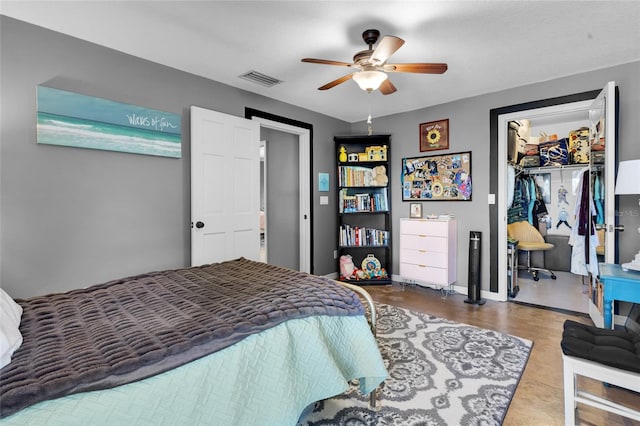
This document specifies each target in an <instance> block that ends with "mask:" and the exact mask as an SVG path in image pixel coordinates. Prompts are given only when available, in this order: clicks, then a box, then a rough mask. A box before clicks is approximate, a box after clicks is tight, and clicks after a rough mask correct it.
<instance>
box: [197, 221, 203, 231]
mask: <svg viewBox="0 0 640 426" xmlns="http://www.w3.org/2000/svg"><path fill="white" fill-rule="evenodd" d="M196 228H198V229H200V228H204V223H202V222H200V221H197V222H196Z"/></svg>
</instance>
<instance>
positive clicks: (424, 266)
mask: <svg viewBox="0 0 640 426" xmlns="http://www.w3.org/2000/svg"><path fill="white" fill-rule="evenodd" d="M418 266H419V267H420V268H426V267H427V265H418Z"/></svg>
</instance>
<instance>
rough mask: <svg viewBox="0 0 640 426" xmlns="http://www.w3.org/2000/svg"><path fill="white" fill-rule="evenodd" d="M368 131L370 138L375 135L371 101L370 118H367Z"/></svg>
mask: <svg viewBox="0 0 640 426" xmlns="http://www.w3.org/2000/svg"><path fill="white" fill-rule="evenodd" d="M369 94H371V93H369ZM367 129H368V130H369V136H371V135H372V134H373V120H372V119H371V101H369V117H367Z"/></svg>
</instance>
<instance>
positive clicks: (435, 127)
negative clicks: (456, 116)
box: [420, 118, 449, 152]
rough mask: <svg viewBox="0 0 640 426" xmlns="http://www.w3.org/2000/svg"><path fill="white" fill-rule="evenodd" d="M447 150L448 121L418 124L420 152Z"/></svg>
mask: <svg viewBox="0 0 640 426" xmlns="http://www.w3.org/2000/svg"><path fill="white" fill-rule="evenodd" d="M441 149H449V119H448V118H447V119H445V120H438V121H430V122H428V123H421V124H420V152H425V151H437V150H441Z"/></svg>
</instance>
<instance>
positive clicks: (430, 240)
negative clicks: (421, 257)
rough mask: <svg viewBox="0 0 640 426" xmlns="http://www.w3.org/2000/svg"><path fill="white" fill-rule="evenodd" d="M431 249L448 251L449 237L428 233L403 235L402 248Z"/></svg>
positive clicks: (401, 237)
mask: <svg viewBox="0 0 640 426" xmlns="http://www.w3.org/2000/svg"><path fill="white" fill-rule="evenodd" d="M403 248H406V249H415V250H429V251H437V252H446V251H447V238H445V237H432V236H427V235H408V234H406V235H401V236H400V249H403Z"/></svg>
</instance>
